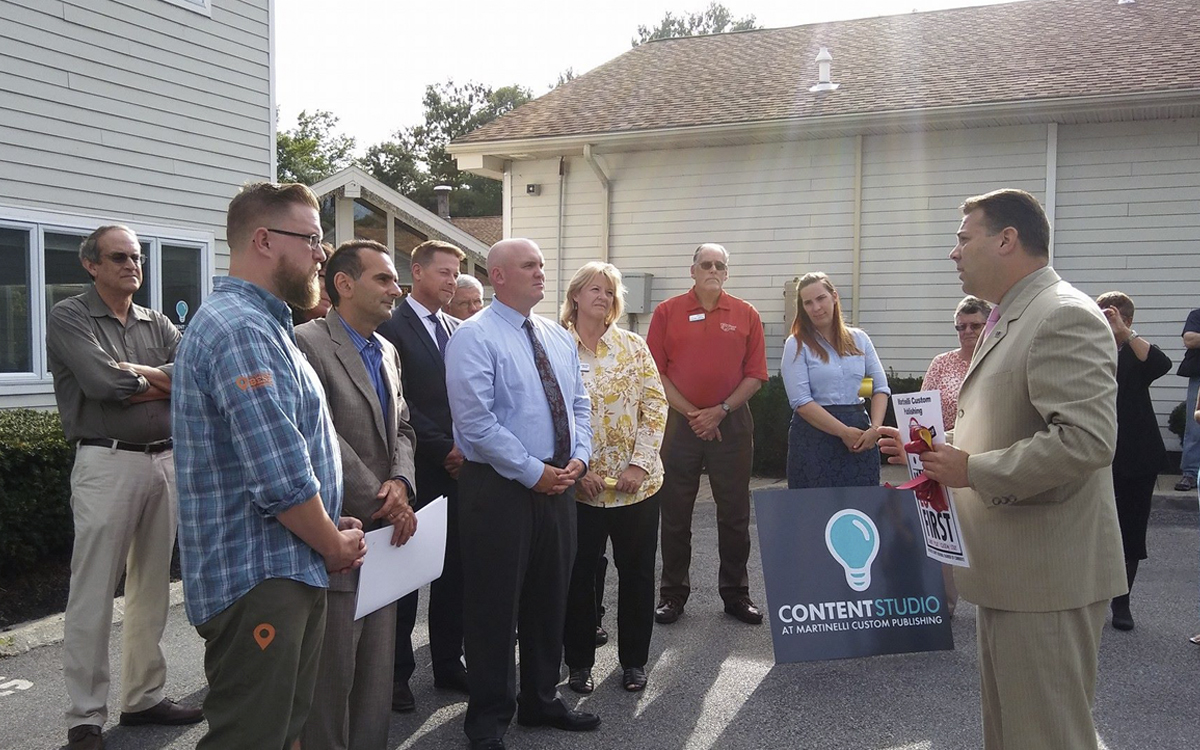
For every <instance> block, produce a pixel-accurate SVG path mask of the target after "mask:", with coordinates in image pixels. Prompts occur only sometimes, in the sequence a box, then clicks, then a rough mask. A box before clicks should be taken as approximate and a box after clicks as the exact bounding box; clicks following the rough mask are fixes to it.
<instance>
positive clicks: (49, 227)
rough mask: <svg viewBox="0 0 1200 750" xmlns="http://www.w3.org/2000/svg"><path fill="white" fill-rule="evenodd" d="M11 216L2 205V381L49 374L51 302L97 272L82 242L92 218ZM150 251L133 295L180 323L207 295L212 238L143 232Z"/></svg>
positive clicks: (87, 281) (28, 379)
mask: <svg viewBox="0 0 1200 750" xmlns="http://www.w3.org/2000/svg"><path fill="white" fill-rule="evenodd" d="M71 224H72V222H67V223H61V224H60V223H58V222H53V223H51V222H41V221H20V220H7V219H6V218H5V216H4V212H3V211H0V383H21V382H26V383H30V382H39V381H47V380H49V371H48V367H47V362H46V333H45V332H46V320H47V316H48V314H49V311H50V308H52V307H53V306H54V305H56V304H58V303H59V302H62V301H63V300H64V299H67V298H68V297H72V296H74V295H76V294H81V293H83V292H84V291H86V290H87V288H88V286H89V285H90V284H91V277H90V276H89V275H88V273H87V271H85V270H84V269H83V266H82V265H81V264H80V262H79V245H80V243H81V242H82V241H83V239H84V238H85V237H86V236H87V235H88V234H89V233H90V232H91V231H92V229H94V228H95V222H94V221H93V222H91V223H90V226H89V225H88V224H86V223H82V222H81V223H80V224H79V225H75V226H72V225H71ZM138 239H139V240H140V241H141V246H142V254H143V255H144V256H146V263H145V265H144V266H143V267H142V268H143V276H142V287H141V289H139V290H138V292H137V293H136V294H135V295H134V297H133V301H134V302H136V303H137V304H139V305H143V306H145V307H150V308H153V309H155V310H159V311H160V312H162V313H163V314H164V315H166V316H167V317H168V318H169V319H170V320H171V322H172V323H174V324H175V325H176V326H178V327H179V328H180V329H181V330H182V329H183V328H185V327H186V326H187V321H188V317H189V316H190V315H191V314H192V313H194V312H195V311H196V309H197V308H199V307H200V303H201V302H202V301H203V298H204V297H205V296H206V295H207V292H208V287H209V278H210V276H211V270H210V267H211V263H212V260H211V258H212V241H211V239H205V240H198V239H195V238H183V237H178V236H173V233H172V232H171V231H169V230H163V231H159V232H147V231H145V230H143V231H140V232H138Z"/></svg>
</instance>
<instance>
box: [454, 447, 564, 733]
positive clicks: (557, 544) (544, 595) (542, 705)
mask: <svg viewBox="0 0 1200 750" xmlns="http://www.w3.org/2000/svg"><path fill="white" fill-rule="evenodd" d="M458 492H459V525H460V531H461V540H462V555H463V594H464V598H463V623H464V629H463V630H464V635H465V646H466V657H467V664H469V665H470V669H469V670H468V671H467V680H468V682H469V683H470V686H471V696H470V699H469V700H468V702H467V716H466V722H465V726H464V729H465V730H466V734H467V737H468V738H469V739H471V740H481V739H486V738H489V737H503V736H504V732H505V731H506V730H507V729H508V724H509V722H510V721H511V720H512V717H513V713H514V712H515V711H516V707H517V700H518V694H517V688H516V684H517V674H516V655H515V653H514V650H513V647H514V645H515V643H516V638H517V633H519V634H520V636H519V637H520V644H521V675H520V696H519V700H520V705H521V713H522V714H524V715H527V716H531V717H544V716H556V715H562V714H563V713H565V712H566V710H567V707H566V705H565V704H564V703H563V702H562V699H561V698H559V696H558V677H559V664H560V663H561V659H562V634H563V622H564V620H565V618H566V608H567V585H568V583H569V581H570V575H571V564H572V562H573V561H574V559H575V493H574V492H573V491H572V490H569V489H568V490H567V491H566V492H564V493H562V494H561V495H543V494H541V493H537V492H534V491H533V490H531V489H529V488H527V487H525V486H523V485H521V484H520V483H519V482H515V481H512V480H509V479H505V478H503V477H501V476H500V475H499V474H497V473H496V471H495V470H494V469H492V468H491V467H490V466H488V465H486V464H480V463H474V462H471V461H468V462H466V463H464V464H463V468H462V470H461V471H460V472H459V483H458Z"/></svg>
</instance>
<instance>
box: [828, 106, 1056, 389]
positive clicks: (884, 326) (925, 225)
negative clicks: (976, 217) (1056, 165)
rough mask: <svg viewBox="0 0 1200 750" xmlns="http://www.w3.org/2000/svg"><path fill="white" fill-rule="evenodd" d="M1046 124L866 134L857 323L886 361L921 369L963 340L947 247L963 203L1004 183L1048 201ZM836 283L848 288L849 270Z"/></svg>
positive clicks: (957, 287) (910, 371)
mask: <svg viewBox="0 0 1200 750" xmlns="http://www.w3.org/2000/svg"><path fill="white" fill-rule="evenodd" d="M1046 132H1047V131H1046V126H1044V125H1029V126H1020V127H1004V128H980V129H974V130H951V131H930V132H919V133H900V134H895V135H881V136H865V137H864V138H863V189H862V205H863V208H862V277H861V296H862V304H861V308H860V311H861V312H860V317H859V325H860V326H861V327H862V328H863V329H864V330H866V331H867V333H868V334H869V335H870V336H871V341H872V342H873V343H874V344H875V348H876V350H877V351H878V352H879V358H880V360H882V362H883V365H884V367H885V368H891V369H894V370H895V371H896V372H897V373H900V374H902V375H923V374H924V373H925V370H926V368H927V367H928V366H929V361H930V360H931V359H933V357H934V356H935V355H937V354H939V353H941V352H944V351H948V350H950V349H956V348H958V339H957V337H956V336H955V333H954V328H953V321H952V317H953V314H954V307H955V305H956V304H958V301H959V300H961V299H962V297H963V291H962V285H961V284H960V283H959V280H958V274H957V273H956V272H955V270H954V263H953V262H952V261H950V260H949V259H948V257H947V256H948V255H949V254H950V251H951V250H952V249H953V248H954V244H955V232H956V231H957V230H958V225H959V222H960V221H961V219H962V212H961V211H960V210H959V206H960V205H961V204H962V201H963V199H964V198H967V197H970V196H972V195H978V194H980V193H984V192H987V191H989V190H994V189H996V188H1001V187H1016V188H1022V189H1024V190H1028V191H1030V192H1032V193H1033V194H1034V195H1036V196H1037V197H1038V199H1039V200H1044V199H1045V189H1046ZM835 283H837V284H838V285H839V286H841V287H846V288H848V287H849V284H850V276H849V274H848V273H847V274H846V275H844V276H839V277H835ZM847 317H849V311H847Z"/></svg>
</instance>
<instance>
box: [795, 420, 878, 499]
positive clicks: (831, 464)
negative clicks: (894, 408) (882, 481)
mask: <svg viewBox="0 0 1200 750" xmlns="http://www.w3.org/2000/svg"><path fill="white" fill-rule="evenodd" d="M824 408H825V411H827V412H829V413H830V414H832V415H833V416H834V417H835V418H836V419H837V420H838V421H840V422H841V423H842V424H845V425H849V426H851V427H857V428H858V429H860V430H865V429H867V428H868V427H870V426H871V420H870V418H869V417H868V416H867V411H866V407H865V406H864V405H863V404H852V405H834V406H826V407H824ZM787 479H788V489H793V490H795V489H805V488H811V487H873V486H878V485H879V449H878V448H872V449H871V450H869V451H863V452H862V453H851V452H850V449H849V448H847V447H846V445H845V443H843V442H842V439H841V438H839V437H835V436H833V435H830V434H828V433H825V432H822V431H820V430H818V429H817V428H816V427H813V426H812V425H810V424H809V423H808V422H805V421H804V418H803V417H801V416H800V415H799V414H796V413H795V412H793V413H792V426H791V428H790V429H789V430H788V457H787Z"/></svg>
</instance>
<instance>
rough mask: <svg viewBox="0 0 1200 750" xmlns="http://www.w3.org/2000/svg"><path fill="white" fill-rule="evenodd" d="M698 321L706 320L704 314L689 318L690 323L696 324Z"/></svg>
mask: <svg viewBox="0 0 1200 750" xmlns="http://www.w3.org/2000/svg"><path fill="white" fill-rule="evenodd" d="M698 320H704V313H696V314H695V315H689V316H688V321H689V322H692V323H695V322H696V321H698Z"/></svg>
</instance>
